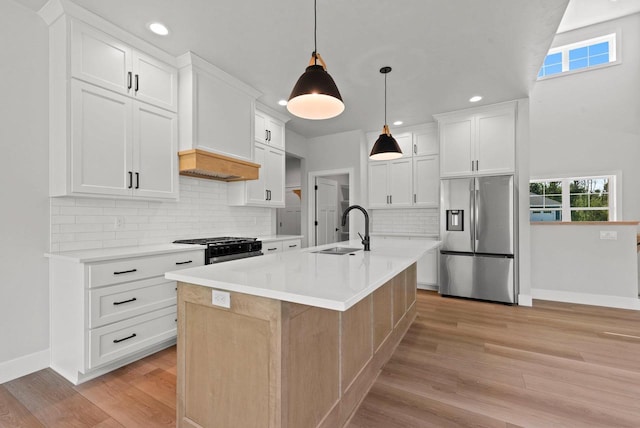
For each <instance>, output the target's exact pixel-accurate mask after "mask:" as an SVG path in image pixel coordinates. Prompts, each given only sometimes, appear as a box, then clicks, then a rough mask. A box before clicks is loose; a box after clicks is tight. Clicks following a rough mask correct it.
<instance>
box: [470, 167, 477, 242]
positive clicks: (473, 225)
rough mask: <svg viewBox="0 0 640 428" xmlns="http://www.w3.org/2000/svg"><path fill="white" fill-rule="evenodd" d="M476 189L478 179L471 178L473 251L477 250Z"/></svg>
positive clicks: (471, 234)
mask: <svg viewBox="0 0 640 428" xmlns="http://www.w3.org/2000/svg"><path fill="white" fill-rule="evenodd" d="M475 189H476V180H475V179H471V189H469V211H470V214H471V218H470V219H469V240H470V241H471V251H475V250H476V241H475V239H476V237H475V234H476V214H475V208H474V207H475V205H476V201H475Z"/></svg>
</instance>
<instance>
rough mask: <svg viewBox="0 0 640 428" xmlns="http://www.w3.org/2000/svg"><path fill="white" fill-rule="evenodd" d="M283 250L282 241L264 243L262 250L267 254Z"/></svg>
mask: <svg viewBox="0 0 640 428" xmlns="http://www.w3.org/2000/svg"><path fill="white" fill-rule="evenodd" d="M281 251H282V241H275V242H263V243H262V252H263V253H264V254H265V255H268V254H274V253H279V252H281Z"/></svg>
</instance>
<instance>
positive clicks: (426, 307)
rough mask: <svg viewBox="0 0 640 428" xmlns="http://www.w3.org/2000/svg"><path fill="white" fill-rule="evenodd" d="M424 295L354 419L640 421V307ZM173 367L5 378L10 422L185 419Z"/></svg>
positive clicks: (354, 423) (378, 426)
mask: <svg viewBox="0 0 640 428" xmlns="http://www.w3.org/2000/svg"><path fill="white" fill-rule="evenodd" d="M416 305H417V309H418V315H417V318H416V321H415V322H414V324H413V325H412V326H411V328H410V329H409V331H408V332H407V334H406V336H405V337H404V339H403V340H402V342H401V344H400V345H399V346H398V348H397V349H396V351H395V352H394V354H393V356H392V358H391V360H390V361H389V362H388V363H387V364H386V365H385V366H384V367H383V369H382V370H381V372H380V374H379V376H378V379H377V380H376V382H375V384H374V385H373V386H372V388H371V390H370V391H369V394H368V395H367V396H366V397H365V399H364V400H363V402H362V404H361V405H360V407H359V408H358V409H357V411H356V413H355V414H354V415H353V417H352V419H351V420H350V422H349V424H348V427H349V428H414V427H415V428H423V427H467V426H473V427H505V428H515V427H544V428H547V427H563V426H564V427H570V428H574V427H625V426H627V427H640V311H629V310H620V309H610V308H601V307H594V306H584V305H574V304H566V303H557V302H544V301H537V300H536V301H534V306H533V307H532V308H525V307H515V306H506V305H499V304H491V303H486V302H476V301H470V300H465V299H454V298H442V297H440V296H438V295H437V294H436V293H430V292H419V293H418V298H417V302H416ZM175 376H176V352H175V347H173V348H169V349H166V350H164V351H161V352H158V353H156V354H154V355H152V356H149V357H147V358H145V359H143V360H140V361H137V362H135V363H133V364H129V365H128V366H126V367H123V368H121V369H118V370H116V371H114V372H112V373H109V374H107V375H105V376H102V377H100V378H98V379H94V380H92V381H89V382H87V383H85V384H83V385H80V386H78V387H73V386H72V385H70V384H69V383H68V382H66V381H65V380H64V379H62V378H61V377H60V376H58V375H57V374H55V373H54V372H53V371H51V370H50V369H47V370H43V371H40V372H37V373H34V374H32V375H29V376H25V377H23V378H20V379H16V380H15V381H12V382H8V383H6V384H4V385H0V428H4V427H7V428H8V427H11V428H14V427H29V428H31V427H34V428H35V427H42V426H44V427H67V426H68V427H74V426H82V427H97V428H115V427H127V428H129V427H131V428H137V427H161V426H175ZM247 405H250V403H247ZM216 428H226V427H216ZM234 428H235V427H234ZM295 428H304V427H295Z"/></svg>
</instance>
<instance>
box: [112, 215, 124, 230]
mask: <svg viewBox="0 0 640 428" xmlns="http://www.w3.org/2000/svg"><path fill="white" fill-rule="evenodd" d="M114 227H115V229H116V230H120V229H122V228H123V227H124V217H123V216H118V217H116V221H115V222H114Z"/></svg>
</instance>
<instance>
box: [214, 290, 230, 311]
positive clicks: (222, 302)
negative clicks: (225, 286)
mask: <svg viewBox="0 0 640 428" xmlns="http://www.w3.org/2000/svg"><path fill="white" fill-rule="evenodd" d="M211 304H212V305H215V306H221V307H223V308H231V293H229V292H228V291H220V290H213V291H212V292H211Z"/></svg>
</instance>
